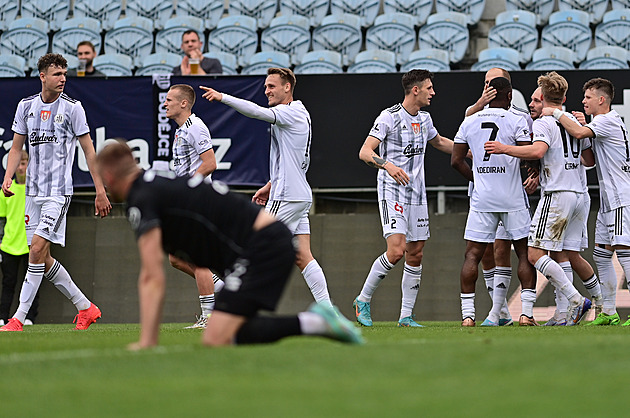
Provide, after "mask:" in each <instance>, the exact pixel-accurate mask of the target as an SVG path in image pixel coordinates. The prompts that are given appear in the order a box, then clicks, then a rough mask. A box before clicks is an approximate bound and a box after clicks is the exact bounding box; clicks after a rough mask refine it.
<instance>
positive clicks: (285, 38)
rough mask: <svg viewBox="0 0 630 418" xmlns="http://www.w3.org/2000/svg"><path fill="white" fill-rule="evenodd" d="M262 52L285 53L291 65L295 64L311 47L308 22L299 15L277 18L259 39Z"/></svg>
mask: <svg viewBox="0 0 630 418" xmlns="http://www.w3.org/2000/svg"><path fill="white" fill-rule="evenodd" d="M260 47H261V49H262V50H263V51H280V52H286V53H287V54H289V55H290V56H291V63H293V64H297V63H298V62H300V60H301V59H302V56H303V55H304V54H306V52H307V51H308V50H309V48H310V47H311V32H310V31H309V20H308V18H307V17H304V16H300V15H288V16H278V17H276V18H274V19H273V20H272V21H271V24H270V25H269V27H268V28H267V29H265V30H264V31H263V33H262V36H261V37H260Z"/></svg>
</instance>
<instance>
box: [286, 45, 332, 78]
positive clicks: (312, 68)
mask: <svg viewBox="0 0 630 418" xmlns="http://www.w3.org/2000/svg"><path fill="white" fill-rule="evenodd" d="M342 72H343V68H341V54H340V53H339V52H336V51H326V50H323V49H321V50H319V51H311V52H307V53H306V54H304V56H303V57H302V62H301V63H300V65H298V66H296V67H295V73H296V74H333V73H342Z"/></svg>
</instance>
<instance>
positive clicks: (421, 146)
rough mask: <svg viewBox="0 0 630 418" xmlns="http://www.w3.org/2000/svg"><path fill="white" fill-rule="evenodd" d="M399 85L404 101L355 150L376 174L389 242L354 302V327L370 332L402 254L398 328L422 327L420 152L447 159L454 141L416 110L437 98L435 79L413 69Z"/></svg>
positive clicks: (425, 223)
mask: <svg viewBox="0 0 630 418" xmlns="http://www.w3.org/2000/svg"><path fill="white" fill-rule="evenodd" d="M402 85H403V90H404V92H405V98H404V99H403V102H402V103H399V104H396V105H394V106H392V107H390V108H388V109H385V110H384V111H382V112H381V114H380V115H379V116H378V117H377V118H376V121H375V122H374V126H373V127H372V129H371V130H370V133H369V135H368V137H367V138H366V140H365V142H364V143H363V146H362V147H361V150H360V151H359V158H360V159H361V160H362V161H364V162H365V163H366V164H368V165H369V166H371V167H374V168H377V169H378V174H377V194H378V200H379V211H380V215H381V225H382V227H383V237H384V238H385V240H386V241H387V251H386V252H385V253H383V254H381V255H380V256H379V257H378V258H377V259H376V260H375V261H374V263H373V264H372V267H371V269H370V272H369V273H368V276H367V278H366V280H365V283H364V284H363V288H362V289H361V293H360V294H359V296H357V297H356V298H355V299H354V302H353V307H354V310H355V315H356V317H357V322H359V323H360V324H361V325H364V326H368V327H369V326H372V315H371V308H370V302H371V300H372V295H373V294H374V291H375V290H376V288H377V287H378V285H379V284H380V283H381V281H382V280H383V279H384V278H385V276H386V275H387V273H388V272H389V271H390V270H391V269H392V268H393V267H394V265H395V264H396V263H398V261H400V259H401V258H402V257H403V255H404V256H405V266H404V269H403V277H402V283H401V288H402V303H401V309H400V317H399V320H398V326H401V327H420V326H421V325H420V324H418V323H416V322H415V321H414V320H413V316H412V311H413V308H414V306H415V303H416V297H417V295H418V290H419V289H420V280H421V277H422V264H421V263H422V251H423V249H424V244H425V241H426V240H427V239H428V238H429V214H428V210H427V198H426V190H425V182H424V153H425V150H426V146H427V143H429V144H431V145H433V146H434V147H435V148H437V149H439V150H440V151H443V152H446V153H449V154H450V153H451V152H452V150H453V141H451V140H450V139H447V138H444V137H443V136H441V135H440V134H438V132H437V130H436V129H435V127H434V126H433V121H432V119H431V115H429V113H428V112H424V111H422V110H420V109H421V108H423V107H425V106H429V105H430V104H431V98H432V97H433V96H434V95H435V91H434V90H433V74H431V73H430V72H429V71H427V70H417V69H416V70H411V71H409V72H408V73H406V74H404V75H403V77H402ZM376 148H379V152H378V154H377V153H376V152H375V150H376Z"/></svg>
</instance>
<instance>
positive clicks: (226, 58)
mask: <svg viewBox="0 0 630 418" xmlns="http://www.w3.org/2000/svg"><path fill="white" fill-rule="evenodd" d="M203 56H204V57H208V58H215V59H218V60H219V61H220V62H221V67H223V74H229V75H234V74H236V68H237V67H238V62H237V61H236V56H235V55H234V54H229V53H227V52H221V51H210V52H206V53H205V54H203Z"/></svg>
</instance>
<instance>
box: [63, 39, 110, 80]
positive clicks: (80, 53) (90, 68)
mask: <svg viewBox="0 0 630 418" xmlns="http://www.w3.org/2000/svg"><path fill="white" fill-rule="evenodd" d="M96 55H97V54H96V49H95V48H94V44H93V43H92V42H90V41H81V42H79V45H77V58H79V60H85V77H105V74H103V73H102V72H100V71H99V70H97V69H96V68H94V65H93V62H94V58H96ZM68 77H77V69H76V68H68Z"/></svg>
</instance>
